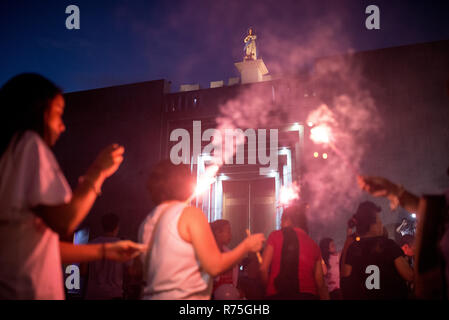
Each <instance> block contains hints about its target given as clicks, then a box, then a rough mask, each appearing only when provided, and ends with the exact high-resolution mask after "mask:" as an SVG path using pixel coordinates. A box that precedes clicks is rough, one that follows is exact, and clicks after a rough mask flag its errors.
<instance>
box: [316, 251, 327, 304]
mask: <svg viewBox="0 0 449 320" xmlns="http://www.w3.org/2000/svg"><path fill="white" fill-rule="evenodd" d="M314 276H315V283H316V287H317V290H318V295H319V296H320V299H321V300H329V291H328V290H327V285H326V282H325V281H324V277H323V267H322V266H321V259H318V260H317V261H316V262H315V271H314Z"/></svg>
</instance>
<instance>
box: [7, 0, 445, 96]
mask: <svg viewBox="0 0 449 320" xmlns="http://www.w3.org/2000/svg"><path fill="white" fill-rule="evenodd" d="M71 4H75V5H77V6H78V7H79V8H80V12H81V29H80V30H68V29H66V27H65V20H66V18H67V16H68V14H66V13H65V8H66V7H67V6H68V5H71ZM371 4H375V5H378V6H379V8H380V19H381V20H380V23H381V29H380V30H367V29H366V28H365V19H366V17H367V16H368V15H367V14H366V13H365V8H366V7H367V6H368V5H371ZM448 15H449V1H435V0H434V1H426V0H422V1H397V0H388V1H375V0H370V1H357V0H352V1H349V0H339V1H335V0H329V1H324V0H314V1H311V0H307V1H304V0H292V1H289V0H280V1H262V0H258V1H250V0H248V1H232V0H227V1H223V0H214V1H200V0H189V1H175V0H172V1H164V2H162V1H160V2H154V1H142V0H133V1H117V0H109V1H83V0H71V1H62V0H60V1H22V0H2V1H1V2H0V39H1V43H2V50H0V83H1V84H3V83H4V82H5V81H7V80H8V79H9V78H11V77H12V76H14V75H15V74H18V73H21V72H30V71H32V72H38V73H41V74H43V75H45V76H47V77H49V78H50V79H52V80H53V81H54V82H55V83H57V84H58V85H59V86H61V87H62V88H63V90H64V91H66V92H72V91H78V90H86V89H93V88H99V87H107V86H112V85H119V84H127V83H133V82H140V81H148V80H155V79H162V78H164V79H167V80H170V81H172V82H173V86H172V91H177V90H178V88H179V84H181V83H200V84H201V86H202V87H208V83H209V81H215V80H225V81H226V79H227V78H229V77H233V76H238V74H237V71H236V70H235V68H234V66H233V63H234V62H237V61H240V60H241V59H242V53H243V51H242V50H243V38H244V36H245V34H246V31H247V28H248V27H250V26H253V27H254V28H255V29H256V33H257V35H258V42H257V45H258V50H259V55H260V56H261V57H262V58H263V59H264V60H265V63H266V64H267V66H268V68H269V69H270V66H273V65H276V64H277V63H279V61H283V62H284V63H283V64H282V67H279V68H278V67H275V68H274V70H275V71H276V72H279V73H280V72H282V71H283V68H284V69H285V70H291V69H292V68H299V63H298V59H296V60H294V59H293V60H292V59H291V56H289V49H290V48H293V47H295V48H296V49H297V48H302V49H304V48H307V47H308V46H313V44H314V43H318V42H320V41H323V40H321V36H320V30H323V29H326V28H330V29H331V30H332V32H334V33H333V34H332V35H331V37H332V39H333V40H334V43H333V45H331V46H318V48H319V49H317V48H315V49H314V50H311V52H309V53H308V54H307V55H301V56H300V57H301V59H300V60H301V63H300V64H301V65H306V64H307V63H311V60H313V58H316V57H320V56H326V55H332V54H338V53H346V52H348V51H350V50H355V51H363V50H370V49H376V48H384V47H391V46H398V45H404V44H411V43H421V42H429V41H435V40H443V39H449V17H448ZM328 36H329V35H328ZM326 39H327V38H326ZM279 41H280V42H282V43H283V44H282V45H281V44H279ZM286 57H287V58H286ZM296 57H298V56H296ZM270 71H273V70H270Z"/></svg>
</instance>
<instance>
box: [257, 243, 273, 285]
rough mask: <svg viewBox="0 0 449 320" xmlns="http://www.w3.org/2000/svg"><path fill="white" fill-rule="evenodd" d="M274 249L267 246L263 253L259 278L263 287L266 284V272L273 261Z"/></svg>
mask: <svg viewBox="0 0 449 320" xmlns="http://www.w3.org/2000/svg"><path fill="white" fill-rule="evenodd" d="M273 252H274V248H273V246H272V245H270V244H269V245H267V246H266V247H265V250H264V251H263V256H262V264H261V265H260V276H261V278H262V282H263V284H264V285H265V287H266V286H267V284H268V270H269V269H270V265H271V260H272V259H273Z"/></svg>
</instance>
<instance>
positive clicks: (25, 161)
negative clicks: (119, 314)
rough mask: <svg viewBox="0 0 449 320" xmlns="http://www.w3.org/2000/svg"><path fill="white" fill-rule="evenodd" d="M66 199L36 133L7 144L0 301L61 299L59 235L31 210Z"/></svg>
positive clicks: (0, 212)
mask: <svg viewBox="0 0 449 320" xmlns="http://www.w3.org/2000/svg"><path fill="white" fill-rule="evenodd" d="M13 140H15V138H14V139H13ZM71 197H72V192H71V189H70V186H69V185H68V183H67V181H66V179H65V177H64V175H63V174H62V172H61V170H60V168H59V165H58V163H57V161H56V159H55V157H54V155H53V153H52V151H51V150H50V148H49V147H48V146H47V144H46V143H45V142H44V141H43V140H42V138H41V137H40V136H39V135H38V134H37V133H36V132H34V131H26V132H24V133H23V135H22V137H21V138H20V140H19V141H17V143H15V145H14V143H10V145H9V146H8V148H7V149H6V150H5V152H4V153H3V155H2V156H1V158H0V299H64V288H63V276H62V266H61V256H60V251H59V236H58V235H57V234H56V233H55V232H53V231H52V230H51V229H50V228H48V227H47V226H46V224H45V223H44V222H43V221H42V219H40V218H39V217H37V216H36V215H35V214H34V213H33V212H32V211H31V208H33V207H36V206H37V205H59V204H62V203H67V202H69V201H70V199H71Z"/></svg>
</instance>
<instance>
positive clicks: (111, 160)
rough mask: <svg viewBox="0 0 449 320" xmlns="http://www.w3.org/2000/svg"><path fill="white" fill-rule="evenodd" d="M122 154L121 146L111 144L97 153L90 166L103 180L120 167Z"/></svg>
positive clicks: (123, 149) (123, 150) (122, 148)
mask: <svg viewBox="0 0 449 320" xmlns="http://www.w3.org/2000/svg"><path fill="white" fill-rule="evenodd" d="M124 152H125V148H124V147H123V146H120V145H118V144H111V145H109V146H107V147H106V148H104V149H103V150H102V151H101V152H100V153H99V155H98V156H97V159H95V161H94V163H93V164H92V166H93V167H94V168H96V169H98V170H99V171H100V173H101V174H102V175H103V177H104V178H108V177H110V176H111V175H113V174H114V173H115V172H116V171H117V169H118V168H119V167H120V164H121V163H122V161H123V153H124Z"/></svg>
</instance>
